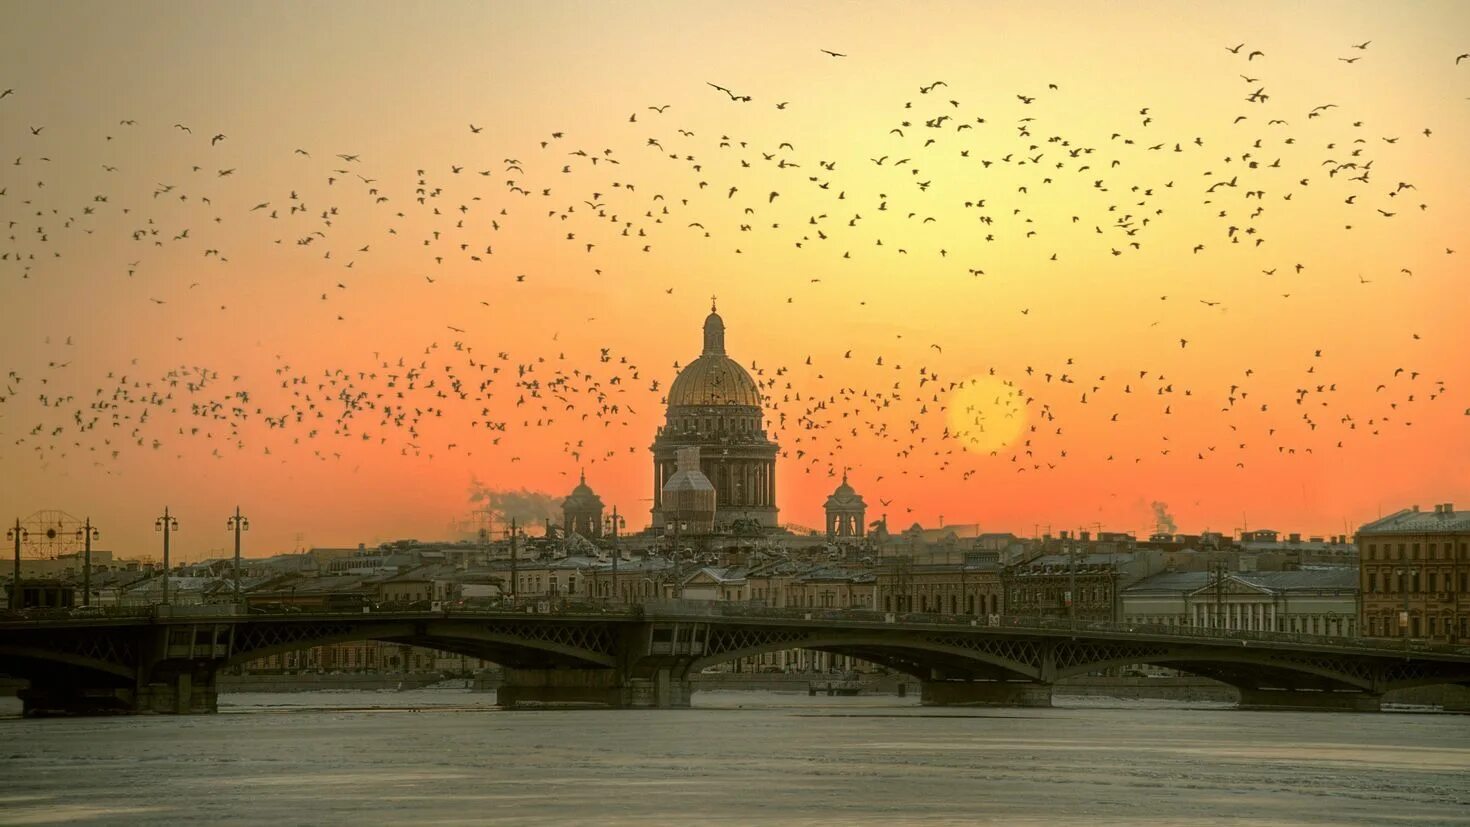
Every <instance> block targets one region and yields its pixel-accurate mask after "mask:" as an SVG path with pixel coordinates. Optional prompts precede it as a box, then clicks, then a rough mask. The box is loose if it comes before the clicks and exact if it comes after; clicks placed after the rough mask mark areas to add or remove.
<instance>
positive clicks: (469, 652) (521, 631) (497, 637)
mask: <svg viewBox="0 0 1470 827" xmlns="http://www.w3.org/2000/svg"><path fill="white" fill-rule="evenodd" d="M368 640H374V641H382V642H386V643H398V644H405V645H411V646H420V647H423V648H428V649H437V650H439V651H443V652H450V653H452V654H457V655H464V656H466V657H474V658H478V659H482V660H487V661H492V662H494V663H497V664H500V665H502V666H510V667H516V668H547V667H549V666H571V667H578V668H594V669H595V668H612V667H613V666H615V665H616V663H617V660H616V657H615V655H614V646H615V641H614V636H613V635H612V634H611V633H609V632H608V630H606V629H600V628H593V627H587V626H572V625H562V626H556V625H545V624H527V623H519V622H516V621H498V620H480V619H474V620H471V619H466V620H456V619H439V620H428V621H425V620H417V619H404V620H384V621H379V622H372V623H365V624H364V623H350V622H341V621H336V622H333V621H326V622H321V621H310V620H306V621H261V622H258V623H246V624H241V625H240V627H238V628H237V630H236V634H235V642H234V644H233V646H232V649H231V652H230V655H229V657H228V658H227V659H226V660H225V662H224V664H223V665H225V666H238V665H241V664H243V663H247V662H249V661H252V660H257V659H260V658H265V657H270V656H272V655H279V654H283V653H286V652H294V651H300V650H302V649H311V648H314V647H317V646H329V645H332V644H338V643H353V642H357V641H368Z"/></svg>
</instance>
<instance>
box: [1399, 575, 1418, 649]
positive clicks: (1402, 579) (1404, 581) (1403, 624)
mask: <svg viewBox="0 0 1470 827" xmlns="http://www.w3.org/2000/svg"><path fill="white" fill-rule="evenodd" d="M1394 574H1396V575H1398V578H1399V591H1400V592H1403V595H1404V611H1403V613H1402V614H1400V615H1399V628H1401V629H1403V630H1404V656H1405V657H1408V652H1409V575H1411V574H1412V575H1413V576H1414V577H1415V578H1417V577H1418V576H1419V570H1418V569H1414V568H1403V569H1394Z"/></svg>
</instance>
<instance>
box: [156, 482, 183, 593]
mask: <svg viewBox="0 0 1470 827" xmlns="http://www.w3.org/2000/svg"><path fill="white" fill-rule="evenodd" d="M153 530H154V531H162V532H163V605H165V606H167V605H168V575H169V565H168V539H169V535H171V534H172V533H173V532H175V531H178V530H179V521H178V520H176V519H174V518H173V517H171V516H169V513H168V506H164V507H163V516H162V517H159V518H157V519H156V520H154V521H153Z"/></svg>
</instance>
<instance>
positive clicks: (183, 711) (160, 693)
mask: <svg viewBox="0 0 1470 827" xmlns="http://www.w3.org/2000/svg"><path fill="white" fill-rule="evenodd" d="M133 711H134V712H154V713H159V714H164V715H208V714H211V713H214V712H218V711H219V691H218V688H217V687H216V685H215V669H214V665H213V664H209V663H205V664H189V663H186V664H180V665H178V666H177V667H161V668H158V669H155V670H154V674H153V679H152V680H151V681H149V682H148V683H146V684H144V685H143V686H140V687H139V688H138V691H137V693H136V702H135V703H134V705H133Z"/></svg>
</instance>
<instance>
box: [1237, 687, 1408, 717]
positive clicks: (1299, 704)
mask: <svg viewBox="0 0 1470 827" xmlns="http://www.w3.org/2000/svg"><path fill="white" fill-rule="evenodd" d="M1238 688H1239V689H1240V705H1239V708H1240V709H1281V710H1298V711H1313V710H1316V711H1322V712H1378V711H1379V710H1380V709H1381V706H1382V703H1383V695H1382V694H1380V693H1377V692H1334V691H1331V690H1315V691H1314V690H1305V689H1255V688H1249V687H1238Z"/></svg>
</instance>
